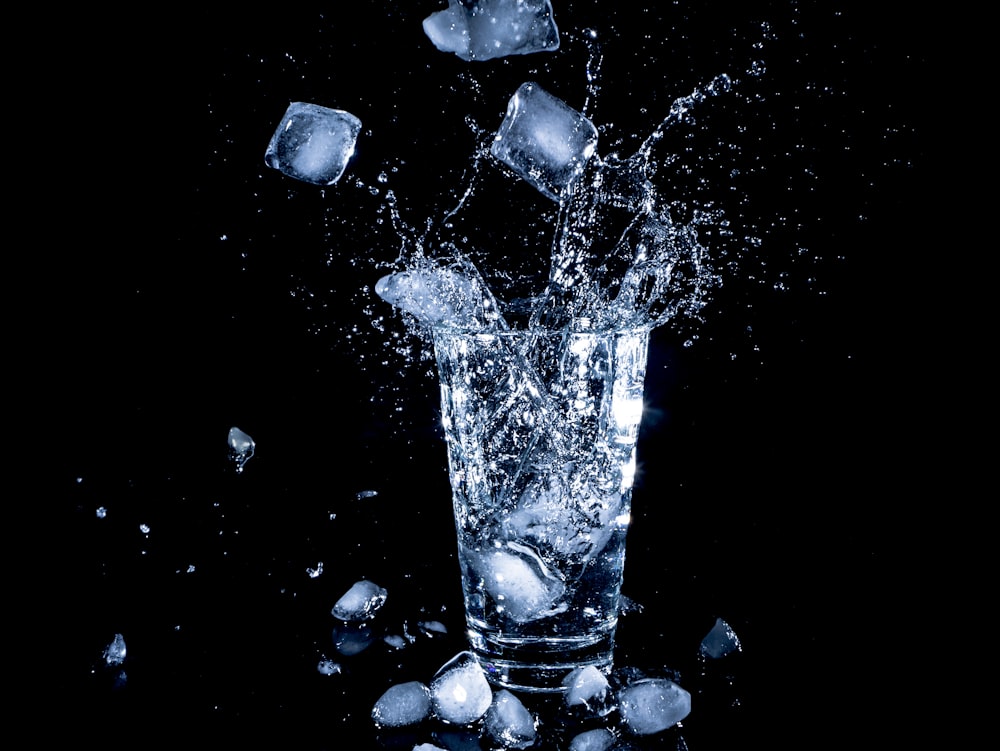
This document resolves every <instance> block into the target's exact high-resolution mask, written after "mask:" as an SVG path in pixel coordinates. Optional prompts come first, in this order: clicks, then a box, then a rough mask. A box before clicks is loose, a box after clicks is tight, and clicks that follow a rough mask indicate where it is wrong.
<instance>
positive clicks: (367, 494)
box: [357, 490, 378, 501]
mask: <svg viewBox="0 0 1000 751" xmlns="http://www.w3.org/2000/svg"><path fill="white" fill-rule="evenodd" d="M377 495H378V491H377V490H362V491H360V492H359V493H358V494H357V499H358V500H359V501H363V500H365V499H366V498H374V497H375V496H377Z"/></svg>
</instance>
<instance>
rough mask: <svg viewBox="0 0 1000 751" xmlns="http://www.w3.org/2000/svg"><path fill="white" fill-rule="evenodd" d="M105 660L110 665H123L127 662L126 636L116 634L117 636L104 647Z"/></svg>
mask: <svg viewBox="0 0 1000 751" xmlns="http://www.w3.org/2000/svg"><path fill="white" fill-rule="evenodd" d="M104 661H105V662H106V663H107V664H108V665H121V664H122V663H123V662H125V637H124V636H122V635H121V634H115V638H114V639H112V640H111V643H110V644H109V645H108V646H107V647H106V648H105V649H104Z"/></svg>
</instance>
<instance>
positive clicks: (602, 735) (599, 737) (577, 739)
mask: <svg viewBox="0 0 1000 751" xmlns="http://www.w3.org/2000/svg"><path fill="white" fill-rule="evenodd" d="M614 742H615V734H614V733H612V732H611V731H610V730H608V729H607V728H594V729H593V730H584V731H583V732H582V733H578V734H577V735H574V736H573V740H571V741H570V742H569V751H608V749H609V748H611V747H612V746H613V745H614Z"/></svg>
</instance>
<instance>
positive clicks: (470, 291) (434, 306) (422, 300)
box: [375, 268, 498, 328]
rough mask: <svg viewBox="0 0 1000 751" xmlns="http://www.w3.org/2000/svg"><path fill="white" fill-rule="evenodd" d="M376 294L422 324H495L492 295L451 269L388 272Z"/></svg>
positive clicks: (483, 326)
mask: <svg viewBox="0 0 1000 751" xmlns="http://www.w3.org/2000/svg"><path fill="white" fill-rule="evenodd" d="M375 294H377V295H378V296H379V297H381V298H382V299H383V300H385V301H386V302H388V303H391V304H392V305H395V306H396V307H397V308H400V309H401V310H405V311H406V312H407V313H411V314H412V315H414V316H416V317H417V318H418V319H419V320H420V321H421V322H422V323H425V324H427V325H434V324H440V323H447V324H452V325H454V326H457V327H463V328H465V327H474V328H486V327H489V326H495V324H496V321H497V318H498V315H497V313H496V312H495V307H494V305H493V300H492V297H490V296H489V295H488V294H485V293H484V290H483V289H482V286H481V285H480V284H478V283H477V282H475V281H474V280H473V279H472V278H470V277H468V276H466V275H465V274H461V273H459V272H457V271H451V270H450V269H438V268H424V269H412V270H407V271H399V272H397V273H394V274H387V275H386V276H383V277H382V278H381V279H379V280H378V282H376V284H375Z"/></svg>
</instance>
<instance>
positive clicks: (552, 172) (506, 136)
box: [490, 81, 597, 201]
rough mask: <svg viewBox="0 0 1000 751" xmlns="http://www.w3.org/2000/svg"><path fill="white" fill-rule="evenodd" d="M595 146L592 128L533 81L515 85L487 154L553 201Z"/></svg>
mask: <svg viewBox="0 0 1000 751" xmlns="http://www.w3.org/2000/svg"><path fill="white" fill-rule="evenodd" d="M596 150H597V128H595V127H594V124H593V123H592V122H591V121H590V120H588V119H587V118H586V117H584V116H583V115H582V114H580V113H579V112H577V111H576V110H574V109H573V108H572V107H570V106H569V105H568V104H566V103H565V102H564V101H562V100H561V99H557V98H556V97H554V96H552V95H551V94H549V93H548V92H547V91H545V90H544V89H542V88H541V87H540V86H539V85H538V84H536V83H532V82H530V81H529V82H527V83H523V84H521V86H520V87H519V88H518V90H517V91H516V92H514V96H512V97H511V98H510V101H509V102H508V103H507V114H506V116H505V117H504V119H503V122H502V123H501V124H500V128H499V129H498V130H497V132H496V135H495V136H494V137H493V144H492V145H491V147H490V153H491V154H492V155H493V156H494V157H495V158H496V159H498V160H499V161H501V162H503V163H504V164H506V165H507V166H508V167H510V168H511V169H512V170H514V172H516V173H517V174H518V175H520V176H521V177H522V178H523V179H524V180H526V181H528V182H529V183H530V184H531V185H533V186H534V187H535V188H537V189H538V190H539V191H541V192H542V193H543V194H544V195H546V196H548V197H549V198H551V199H552V200H553V201H558V200H559V199H560V196H561V194H562V193H563V192H564V191H565V189H566V187H567V186H568V185H569V184H570V183H571V182H572V181H573V180H574V179H575V178H577V177H579V176H580V175H581V174H582V173H583V170H584V167H585V166H586V165H587V162H588V161H589V160H590V158H591V157H592V156H593V155H594V153H595V152H596Z"/></svg>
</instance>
